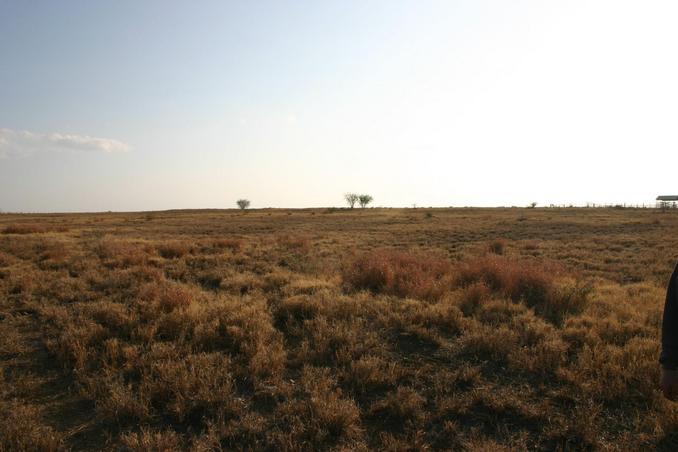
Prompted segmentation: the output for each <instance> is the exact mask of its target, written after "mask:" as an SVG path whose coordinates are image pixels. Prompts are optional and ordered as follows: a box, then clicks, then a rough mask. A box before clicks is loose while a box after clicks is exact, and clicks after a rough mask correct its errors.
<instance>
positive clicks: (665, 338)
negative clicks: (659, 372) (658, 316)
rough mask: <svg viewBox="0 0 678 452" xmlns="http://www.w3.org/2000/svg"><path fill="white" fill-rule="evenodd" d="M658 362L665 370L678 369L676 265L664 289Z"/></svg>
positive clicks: (677, 288)
mask: <svg viewBox="0 0 678 452" xmlns="http://www.w3.org/2000/svg"><path fill="white" fill-rule="evenodd" d="M659 362H660V363H661V365H662V367H663V368H664V369H666V370H675V369H678V264H677V265H676V268H675V269H674V270H673V274H672V275H671V279H670V280H669V286H668V288H667V289H666V304H664V318H663V319H662V351H661V354H660V355H659Z"/></svg>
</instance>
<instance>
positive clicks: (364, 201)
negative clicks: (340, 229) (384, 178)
mask: <svg viewBox="0 0 678 452" xmlns="http://www.w3.org/2000/svg"><path fill="white" fill-rule="evenodd" d="M358 202H359V203H360V207H362V208H363V209H364V208H365V207H366V206H367V205H368V204H369V203H371V202H372V197H371V196H370V195H360V196H358Z"/></svg>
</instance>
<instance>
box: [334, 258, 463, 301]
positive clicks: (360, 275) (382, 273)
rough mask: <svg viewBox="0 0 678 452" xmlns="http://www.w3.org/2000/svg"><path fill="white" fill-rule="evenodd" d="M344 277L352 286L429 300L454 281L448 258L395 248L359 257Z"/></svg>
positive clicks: (357, 288)
mask: <svg viewBox="0 0 678 452" xmlns="http://www.w3.org/2000/svg"><path fill="white" fill-rule="evenodd" d="M342 277H343V281H344V285H345V286H347V287H348V288H351V289H356V290H369V291H372V292H374V293H384V294H389V295H396V296H399V297H412V298H421V299H426V300H434V299H439V298H440V297H441V296H442V295H443V294H444V293H445V292H446V291H447V290H449V289H450V287H451V285H452V282H453V280H454V278H453V267H452V265H451V263H450V262H449V261H447V260H445V259H440V258H436V257H430V256H423V255H418V254H414V253H408V252H403V251H395V250H378V251H373V252H369V253H364V254H362V255H360V256H358V257H356V258H355V259H354V260H353V262H352V263H350V264H349V265H348V266H345V268H344V269H343V274H342Z"/></svg>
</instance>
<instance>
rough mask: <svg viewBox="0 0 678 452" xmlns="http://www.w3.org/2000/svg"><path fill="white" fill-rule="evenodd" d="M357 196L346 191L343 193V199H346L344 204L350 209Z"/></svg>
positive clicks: (356, 200)
mask: <svg viewBox="0 0 678 452" xmlns="http://www.w3.org/2000/svg"><path fill="white" fill-rule="evenodd" d="M358 198H359V196H358V195H356V194H355V193H346V194H345V195H344V199H345V200H346V204H348V206H349V207H350V208H351V209H352V208H353V207H354V206H355V203H357V202H358Z"/></svg>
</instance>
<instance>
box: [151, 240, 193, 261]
mask: <svg viewBox="0 0 678 452" xmlns="http://www.w3.org/2000/svg"><path fill="white" fill-rule="evenodd" d="M157 250H158V254H160V255H161V256H162V257H164V258H165V259H176V258H179V257H183V256H185V255H186V254H188V253H189V252H190V251H191V247H190V245H189V244H188V243H186V242H179V241H174V242H166V243H163V244H161V245H158V246H157Z"/></svg>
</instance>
